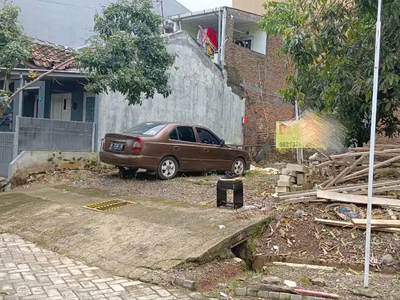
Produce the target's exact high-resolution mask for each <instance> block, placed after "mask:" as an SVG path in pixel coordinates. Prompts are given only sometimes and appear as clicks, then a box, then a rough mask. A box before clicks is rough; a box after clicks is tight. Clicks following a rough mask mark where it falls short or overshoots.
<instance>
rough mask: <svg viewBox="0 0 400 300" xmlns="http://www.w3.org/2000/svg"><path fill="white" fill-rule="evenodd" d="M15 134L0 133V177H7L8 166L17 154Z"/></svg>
mask: <svg viewBox="0 0 400 300" xmlns="http://www.w3.org/2000/svg"><path fill="white" fill-rule="evenodd" d="M16 137H17V134H16V133H14V132H0V177H8V165H9V164H10V163H11V162H12V161H13V159H14V158H15V157H16V156H17V153H18V148H17V147H18V145H17V138H16Z"/></svg>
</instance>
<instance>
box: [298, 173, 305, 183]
mask: <svg viewBox="0 0 400 300" xmlns="http://www.w3.org/2000/svg"><path fill="white" fill-rule="evenodd" d="M306 181H307V179H306V175H305V174H304V173H297V184H298V185H303V184H304V183H305V182H306Z"/></svg>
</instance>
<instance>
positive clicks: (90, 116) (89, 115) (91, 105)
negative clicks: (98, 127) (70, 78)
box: [82, 93, 96, 123]
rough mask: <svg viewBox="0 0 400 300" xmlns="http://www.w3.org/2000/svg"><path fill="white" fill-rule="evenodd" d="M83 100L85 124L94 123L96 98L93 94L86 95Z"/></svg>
mask: <svg viewBox="0 0 400 300" xmlns="http://www.w3.org/2000/svg"><path fill="white" fill-rule="evenodd" d="M83 99H84V100H83V118H82V119H83V122H88V123H94V121H95V120H94V113H95V109H96V96H95V95H94V94H91V93H85V95H84V97H83Z"/></svg>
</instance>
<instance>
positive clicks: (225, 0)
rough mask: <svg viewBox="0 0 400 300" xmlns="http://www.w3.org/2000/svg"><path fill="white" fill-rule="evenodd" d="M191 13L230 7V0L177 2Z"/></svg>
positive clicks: (186, 0)
mask: <svg viewBox="0 0 400 300" xmlns="http://www.w3.org/2000/svg"><path fill="white" fill-rule="evenodd" d="M178 1H179V2H180V3H182V4H183V5H184V6H186V7H187V8H188V9H190V10H191V11H193V12H195V11H201V10H204V9H210V8H216V7H220V6H229V7H231V6H232V0H201V1H199V0H178Z"/></svg>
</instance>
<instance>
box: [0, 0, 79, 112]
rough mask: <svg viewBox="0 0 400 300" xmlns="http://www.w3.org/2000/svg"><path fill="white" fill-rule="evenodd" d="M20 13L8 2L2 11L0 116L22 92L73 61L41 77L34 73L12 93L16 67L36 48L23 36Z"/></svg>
mask: <svg viewBox="0 0 400 300" xmlns="http://www.w3.org/2000/svg"><path fill="white" fill-rule="evenodd" d="M19 11H20V9H19V7H17V6H12V5H10V4H7V3H6V2H5V5H4V7H3V8H2V9H1V10H0V67H1V68H2V73H4V74H5V76H4V77H5V78H4V84H3V87H2V89H0V116H2V115H3V113H4V111H5V110H6V109H7V108H8V107H10V105H11V103H12V102H13V101H14V99H15V97H16V96H17V95H18V94H19V93H20V92H22V91H23V90H24V89H26V88H27V87H29V86H31V85H33V84H34V83H36V82H37V81H39V80H41V79H42V78H44V77H46V76H48V75H49V74H51V73H53V72H54V71H55V70H57V69H59V68H61V67H62V66H64V65H65V64H68V63H70V62H71V61H72V60H73V58H72V59H69V60H67V61H65V62H63V63H61V64H59V65H57V66H55V67H54V68H53V69H51V70H49V71H47V72H45V73H43V74H41V75H40V76H37V75H36V73H35V72H32V78H31V81H30V82H28V83H26V84H25V85H24V86H22V87H19V88H18V89H15V90H14V92H12V93H11V92H10V91H9V88H8V83H9V81H8V78H9V75H10V73H11V71H12V70H13V69H14V68H15V67H17V66H18V65H21V64H22V65H23V64H24V63H25V62H26V61H28V59H29V58H30V57H31V51H32V49H33V47H34V43H33V41H32V39H31V38H29V37H27V36H25V35H24V34H23V28H22V26H21V25H20V24H19V22H18V16H19Z"/></svg>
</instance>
